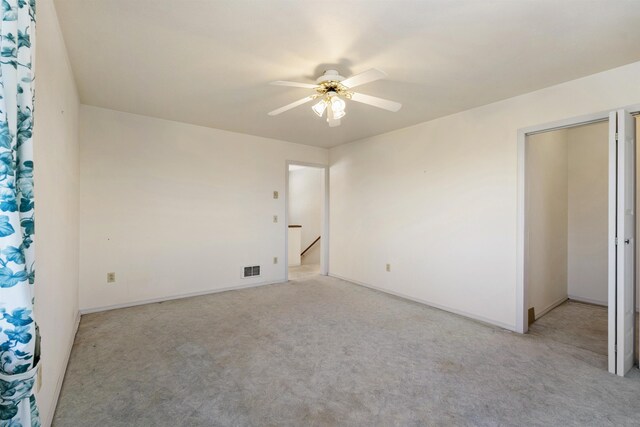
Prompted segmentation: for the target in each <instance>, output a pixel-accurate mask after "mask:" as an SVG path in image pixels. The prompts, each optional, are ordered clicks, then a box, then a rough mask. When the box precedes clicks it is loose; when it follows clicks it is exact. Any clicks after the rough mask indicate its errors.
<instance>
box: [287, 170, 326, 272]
mask: <svg viewBox="0 0 640 427" xmlns="http://www.w3.org/2000/svg"><path fill="white" fill-rule="evenodd" d="M291 165H294V166H304V167H309V168H316V169H322V170H323V172H324V180H323V184H324V193H323V201H322V212H321V214H320V218H321V221H322V230H321V231H320V274H321V275H323V276H328V275H329V165H323V164H321V163H308V162H299V161H296V160H287V161H285V187H284V219H285V220H284V229H285V239H284V280H285V281H288V280H289V166H291Z"/></svg>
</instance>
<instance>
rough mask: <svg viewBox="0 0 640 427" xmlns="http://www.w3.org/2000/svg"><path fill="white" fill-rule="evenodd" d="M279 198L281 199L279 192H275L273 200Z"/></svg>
mask: <svg viewBox="0 0 640 427" xmlns="http://www.w3.org/2000/svg"><path fill="white" fill-rule="evenodd" d="M278 197H279V195H278V192H277V191H274V192H273V198H274V199H277V198H278Z"/></svg>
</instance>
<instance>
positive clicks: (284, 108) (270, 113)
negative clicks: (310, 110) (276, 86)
mask: <svg viewBox="0 0 640 427" xmlns="http://www.w3.org/2000/svg"><path fill="white" fill-rule="evenodd" d="M314 99H315V96H313V95H312V96H307V97H306V98H302V99H299V100H297V101H296V102H292V103H291V104H288V105H285V106H284V107H280V108H278V109H277V110H273V111H271V112H269V115H270V116H277V115H278V114H280V113H284V112H285V111H288V110H291V109H292V108H296V107H297V106H298V105H302V104H305V103H307V102H309V101H312V100H314Z"/></svg>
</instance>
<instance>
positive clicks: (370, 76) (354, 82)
mask: <svg viewBox="0 0 640 427" xmlns="http://www.w3.org/2000/svg"><path fill="white" fill-rule="evenodd" d="M385 77H387V73H385V72H384V71H380V70H378V69H377V68H372V69H370V70H367V71H363V72H362V73H360V74H356V75H355V76H351V77H349V78H348V79H345V80H343V81H341V82H340V83H342V84H343V85H344V86H346V87H348V88H352V87H356V86H360V85H363V84H365V83H370V82H374V81H376V80H380V79H384V78H385Z"/></svg>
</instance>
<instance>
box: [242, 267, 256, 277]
mask: <svg viewBox="0 0 640 427" xmlns="http://www.w3.org/2000/svg"><path fill="white" fill-rule="evenodd" d="M259 275H260V266H259V265H252V266H249V267H244V268H243V269H242V278H246V277H256V276H259Z"/></svg>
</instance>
